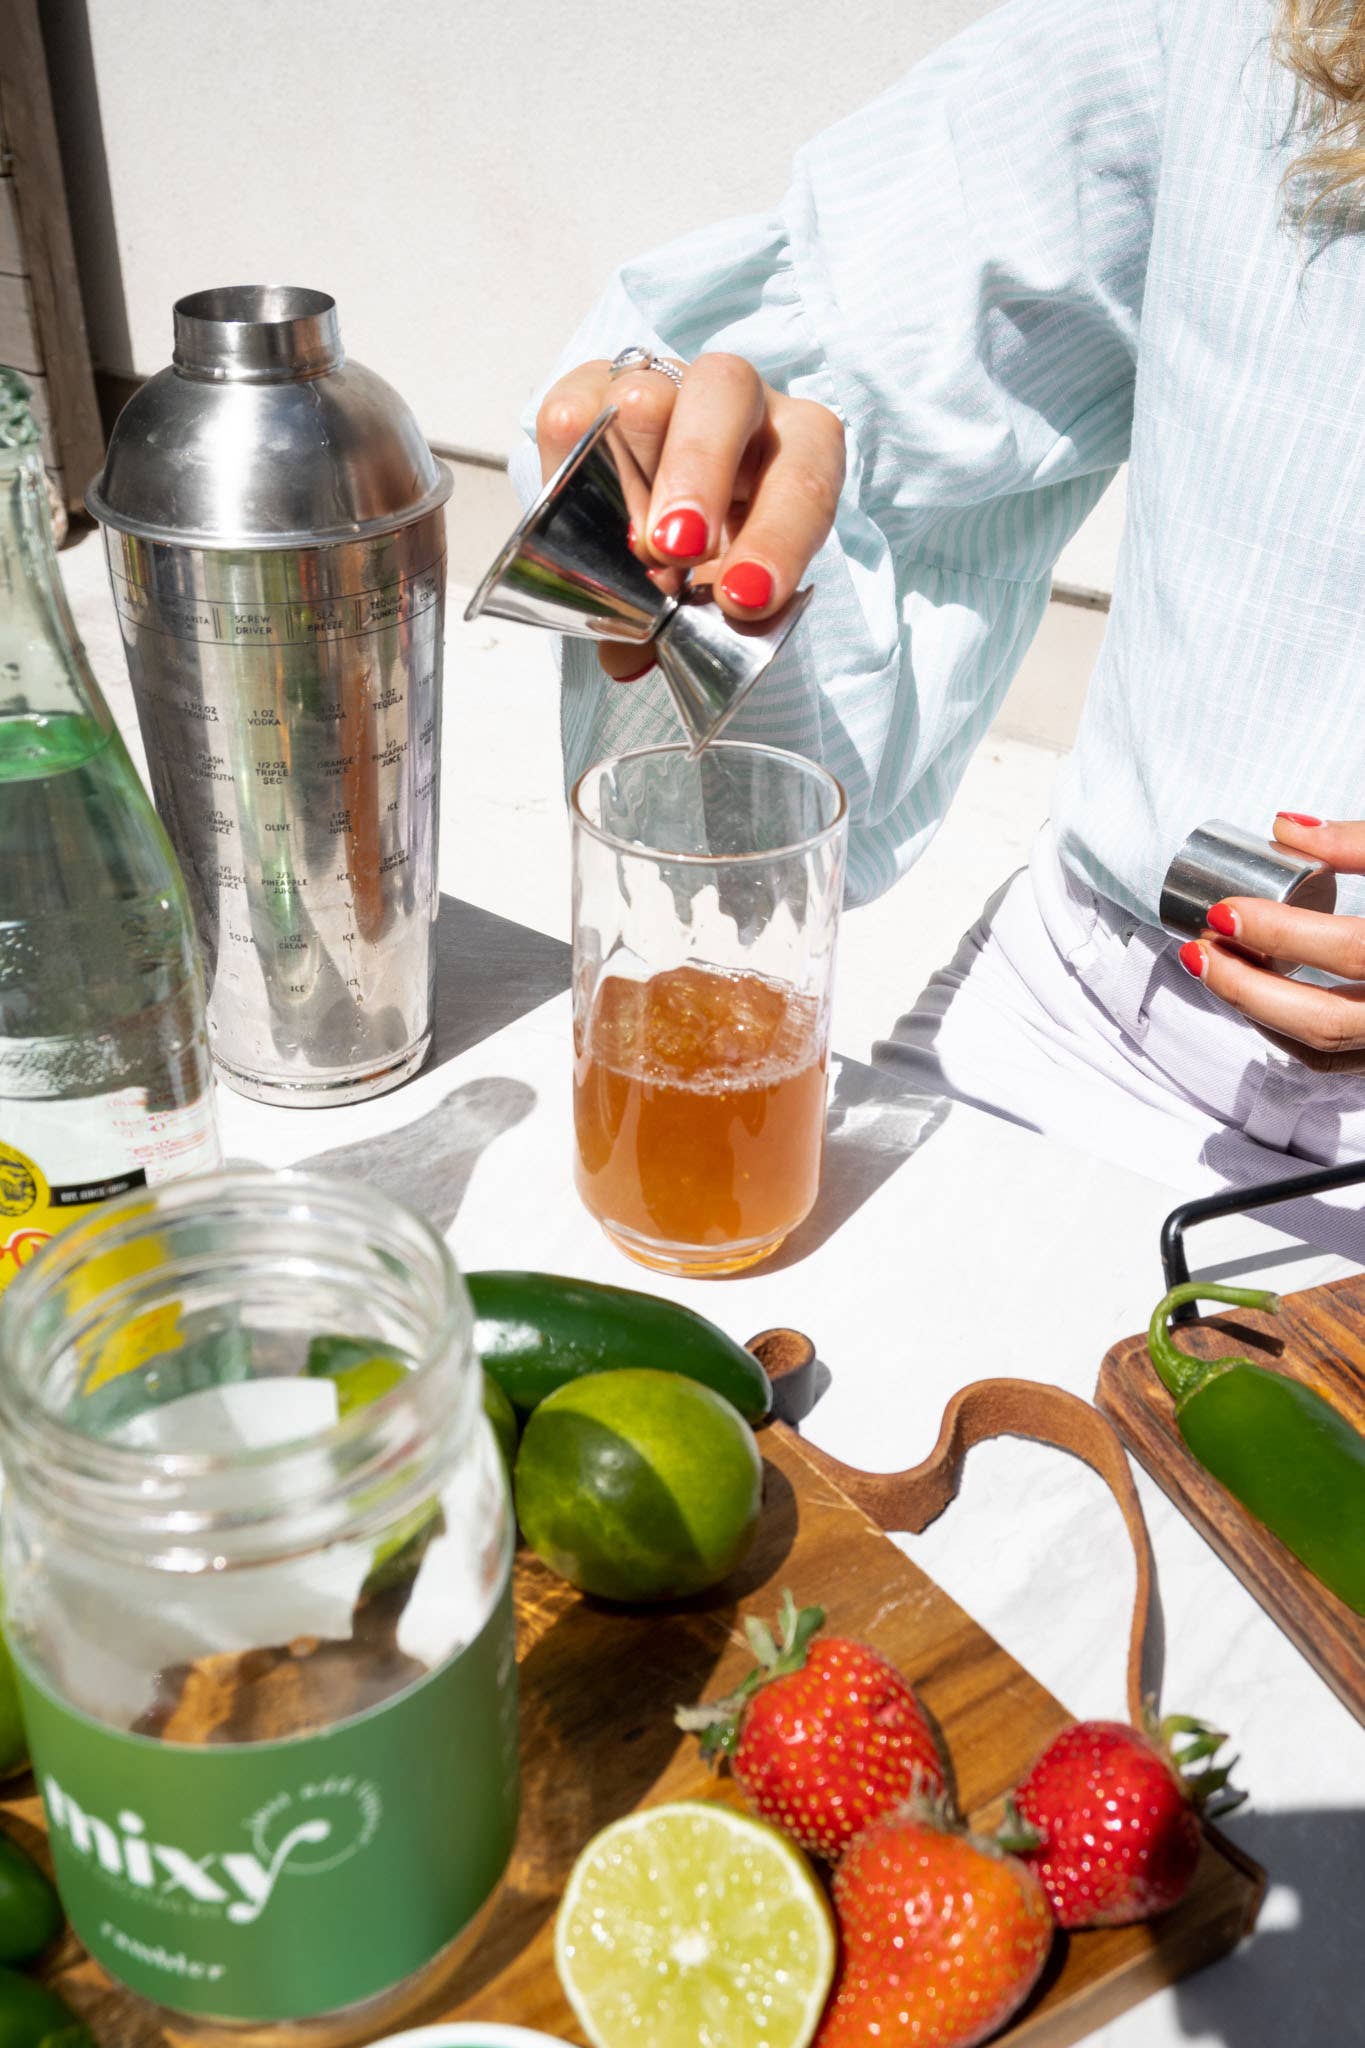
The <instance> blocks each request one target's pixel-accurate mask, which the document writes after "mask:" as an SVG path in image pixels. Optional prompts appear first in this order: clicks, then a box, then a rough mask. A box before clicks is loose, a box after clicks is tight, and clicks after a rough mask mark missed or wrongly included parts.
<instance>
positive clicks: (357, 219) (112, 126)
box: [42, 0, 1122, 589]
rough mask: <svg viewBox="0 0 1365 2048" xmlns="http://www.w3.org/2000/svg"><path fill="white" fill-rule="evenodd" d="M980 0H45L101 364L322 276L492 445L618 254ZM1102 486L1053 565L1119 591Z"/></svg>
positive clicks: (439, 428)
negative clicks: (228, 296)
mask: <svg viewBox="0 0 1365 2048" xmlns="http://www.w3.org/2000/svg"><path fill="white" fill-rule="evenodd" d="M992 4H994V0H692V4H690V5H689V4H686V0H42V14H43V21H44V32H45V36H46V40H47V44H48V51H49V62H50V65H51V68H52V74H53V89H54V96H55V98H56V100H57V103H58V118H59V123H60V125H61V128H62V141H63V155H64V160H65V164H66V172H67V179H68V184H69V187H70V197H71V204H72V213H73V226H74V229H75V234H76V242H77V253H78V258H79V261H80V265H81V272H82V281H83V285H84V289H85V294H86V301H87V304H86V311H87V316H88V319H89V323H90V330H91V342H92V347H93V350H94V355H95V361H96V364H97V365H98V366H99V367H100V368H103V369H109V370H118V371H125V372H134V373H138V374H142V375H145V374H147V373H149V372H151V371H153V370H156V369H159V368H160V367H161V365H162V364H163V363H165V362H166V361H167V360H168V359H169V355H170V344H171V333H170V324H171V305H172V303H173V301H174V300H175V299H177V298H179V297H180V296H182V294H184V293H185V292H189V291H195V290H198V289H199V288H201V287H203V286H205V285H212V284H229V283H252V282H287V283H295V284H309V285H318V286H321V287H322V288H324V289H325V290H328V291H330V292H332V293H334V294H335V296H336V298H337V300H338V303H339V306H340V310H341V317H342V331H343V335H344V337H345V340H346V344H347V347H348V348H349V350H350V351H351V353H352V354H353V355H355V356H356V357H357V358H358V359H359V360H360V361H361V362H364V363H368V364H369V365H370V366H371V368H373V369H376V370H378V371H379V372H380V373H381V374H382V375H383V376H385V377H387V378H388V379H389V381H390V382H391V383H393V384H395V385H396V386H397V387H398V389H399V390H400V391H401V392H402V393H403V394H404V396H405V397H406V398H407V399H408V401H409V402H410V403H411V405H412V406H413V407H414V409H415V410H416V413H417V416H418V418H419V420H420V421H421V423H422V426H423V428H424V429H425V431H426V433H427V435H428V437H429V438H430V439H431V440H433V441H435V442H437V443H438V444H441V445H444V446H446V447H450V448H457V449H465V450H469V451H472V452H476V453H481V454H484V455H491V456H495V457H501V456H503V455H504V454H505V453H506V451H507V449H508V448H509V446H510V445H511V443H512V441H513V438H514V436H515V434H516V423H517V418H518V415H519V412H520V410H521V407H522V405H523V403H524V401H525V398H526V395H527V393H528V392H529V391H530V390H531V389H532V387H533V386H534V385H535V384H536V383H537V382H538V381H539V379H540V378H541V377H542V376H543V374H544V372H545V370H546V368H547V366H548V365H549V363H550V362H551V361H552V360H553V358H554V356H555V355H556V354H557V353H558V351H559V349H560V347H561V346H562V345H563V343H564V341H565V339H566V337H567V336H568V335H569V333H570V332H571V331H572V329H573V327H574V326H575V325H576V324H577V321H578V319H579V317H580V316H581V314H582V313H583V312H584V311H585V310H586V308H587V307H588V305H589V304H590V303H591V301H592V299H593V298H594V296H595V295H596V293H597V291H598V290H599V288H600V286H601V284H602V283H603V281H604V280H605V278H606V276H607V275H608V273H609V272H610V270H611V269H612V267H613V266H614V265H615V264H616V263H618V262H619V261H621V260H622V258H624V257H626V256H629V255H632V254H638V253H639V252H641V251H643V250H645V249H648V248H650V247H652V246H654V245H655V244H657V243H659V242H662V241H665V240H667V239H669V238H670V237H671V236H673V235H677V234H681V233H683V232H685V231H686V230H687V229H689V228H692V227H697V226H700V225H702V224H704V223H705V222H707V221H710V220H715V219H719V218H721V217H722V216H724V215H726V214H731V213H737V212H743V211H747V210H752V209H755V208H760V207H764V206H767V205H769V204H771V203H772V202H773V201H774V200H775V199H777V198H778V197H779V196H780V194H781V193H782V191H783V189H784V187H785V185H786V181H787V173H788V166H789V163H790V159H791V155H792V152H793V150H794V149H795V148H796V147H797V146H798V144H799V143H800V142H802V141H803V140H804V139H805V138H806V137H807V136H809V135H811V134H813V133H815V132H816V131H817V130H819V129H820V128H821V127H823V126H825V125H827V124H828V123H829V122H831V121H833V120H836V119H838V118H839V117H840V116H841V115H842V114H844V113H847V112H848V111H850V110H851V109H853V108H856V107H858V106H859V105H861V104H862V103H863V102H864V101H865V100H867V99H869V98H870V97H871V96H872V95H873V94H875V93H876V92H878V91H880V90H881V89H882V88H883V87H884V86H886V85H888V84H889V83H890V82H891V81H892V80H893V79H895V78H897V77H898V76H899V75H900V73H901V72H902V71H903V70H905V69H906V68H907V67H908V66H909V65H910V64H912V63H913V62H914V61H915V60H916V59H917V58H918V57H920V56H922V55H924V53H925V52H926V51H928V50H930V49H932V48H933V47H934V46H935V45H936V44H938V43H940V42H942V41H943V40H944V39H945V38H946V37H948V36H949V35H951V34H953V33H954V32H955V31H956V30H957V29H959V28H961V27H964V26H965V25H966V24H967V23H968V22H969V21H972V20H974V19H976V17H977V16H979V15H981V14H984V13H986V12H988V11H989V7H990V6H991V5H992ZM1118 500H1119V494H1118V493H1111V494H1110V497H1109V499H1107V500H1106V501H1105V504H1104V505H1103V506H1102V508H1101V510H1100V512H1099V513H1098V515H1097V516H1096V517H1095V519H1093V520H1092V521H1091V523H1090V525H1089V526H1088V528H1087V529H1086V531H1085V532H1084V533H1083V534H1082V535H1081V536H1079V537H1078V540H1077V541H1076V542H1075V543H1074V544H1073V547H1072V549H1070V550H1068V553H1067V555H1066V556H1065V557H1064V558H1063V561H1062V563H1061V564H1060V565H1059V571H1058V574H1059V576H1060V578H1061V579H1062V580H1064V581H1069V582H1072V583H1076V584H1083V585H1086V586H1088V587H1097V588H1101V589H1107V588H1109V587H1110V584H1111V582H1112V562H1113V556H1114V552H1115V547H1116V544H1117V536H1118V532H1119V528H1120V525H1121V516H1122V515H1121V504H1120V503H1119V502H1118ZM487 544H488V545H492V544H493V543H492V538H491V537H490V538H489V540H488V543H487Z"/></svg>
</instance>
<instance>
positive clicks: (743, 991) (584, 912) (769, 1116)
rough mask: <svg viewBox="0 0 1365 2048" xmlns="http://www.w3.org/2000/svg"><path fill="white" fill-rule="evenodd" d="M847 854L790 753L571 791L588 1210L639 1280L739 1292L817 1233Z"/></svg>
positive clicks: (741, 749) (709, 761)
mask: <svg viewBox="0 0 1365 2048" xmlns="http://www.w3.org/2000/svg"><path fill="white" fill-rule="evenodd" d="M846 839H847V804H846V803H845V800H844V792H843V790H842V789H841V788H840V787H839V784H838V783H837V782H836V781H835V780H834V777H833V776H832V775H829V774H827V773H826V771H825V770H824V769H823V768H820V767H817V766H816V764H815V763H814V762H813V761H806V760H803V759H801V758H800V757H799V756H798V755H795V754H786V753H782V752H780V751H779V750H778V749H777V748H775V747H759V746H751V745H748V744H746V743H742V742H739V741H730V740H721V741H718V742H716V743H714V744H713V745H711V746H708V747H707V748H706V749H705V750H704V751H703V752H702V753H700V754H698V755H696V756H693V755H692V754H689V752H688V750H687V749H686V748H685V747H681V746H675V747H652V748H647V749H645V750H643V751H641V752H639V753H633V754H623V755H621V756H619V757H618V758H617V759H615V760H610V761H603V762H600V763H599V764H598V766H597V767H595V768H590V769H589V770H588V772H587V774H586V775H584V776H582V777H581V778H580V780H579V782H578V784H577V786H576V788H575V790H574V793H573V871H574V935H573V944H574V965H573V986H574V1126H575V1135H576V1138H577V1163H576V1172H577V1180H578V1191H579V1194H580V1195H581V1196H582V1198H583V1201H584V1203H585V1204H586V1206H587V1208H588V1209H589V1211H590V1212H591V1213H592V1214H593V1215H594V1216H595V1217H596V1218H597V1220H598V1222H599V1223H600V1224H601V1225H602V1227H603V1229H604V1230H605V1231H606V1233H607V1235H608V1237H610V1238H611V1240H612V1242H613V1243H614V1244H616V1245H618V1246H619V1247H620V1249H621V1250H622V1251H624V1252H626V1253H628V1254H629V1256H630V1257H631V1258H633V1259H636V1260H638V1261H639V1262H640V1263H641V1264H642V1265H646V1266H653V1267H656V1268H658V1269H661V1270H663V1271H665V1272H672V1273H682V1274H695V1275H703V1274H709V1273H733V1272H738V1271H739V1270H740V1269H741V1268H743V1267H745V1266H752V1265H756V1264H757V1263H758V1261H759V1260H760V1259H766V1258H768V1257H770V1256H771V1254H772V1253H773V1252H775V1251H776V1250H777V1248H778V1246H779V1245H780V1244H781V1243H782V1241H783V1239H784V1238H785V1237H786V1236H787V1235H788V1234H789V1233H790V1232H791V1231H793V1230H794V1229H795V1228H796V1226H797V1225H798V1224H799V1223H801V1222H802V1221H803V1220H804V1219H805V1217H806V1216H807V1215H808V1214H809V1213H810V1210H811V1208H812V1206H813V1204H814V1202H815V1197H816V1193H817V1191H818V1189H819V1185H820V1164H821V1158H822V1153H823V1148H824V1136H825V1085H826V1068H827V1059H828V1050H829V1014H830V998H831V993H832V989H833V976H834V950H835V942H836V938H837V935H838V926H839V907H840V902H841V899H842V895H843V880H844V850H845V843H846Z"/></svg>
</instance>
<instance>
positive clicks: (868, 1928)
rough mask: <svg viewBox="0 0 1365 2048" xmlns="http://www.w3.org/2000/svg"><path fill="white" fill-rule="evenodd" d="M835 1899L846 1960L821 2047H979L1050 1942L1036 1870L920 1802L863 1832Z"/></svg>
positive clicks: (1022, 1991) (1019, 1996)
mask: <svg viewBox="0 0 1365 2048" xmlns="http://www.w3.org/2000/svg"><path fill="white" fill-rule="evenodd" d="M834 1903H835V1906H836V1908H837V1910H838V1915H839V1935H840V1950H841V1954H842V1961H841V1963H840V1967H839V1974H838V1976H837V1978H836V1979H835V1985H834V1993H833V1996H832V1998H831V2000H830V2003H829V2004H828V2005H827V2006H826V2008H825V2017H824V2020H823V2022H822V2023H821V2027H820V2031H819V2033H818V2034H817V2035H816V2038H815V2048H855V2044H866V2048H892V2044H894V2048H914V2044H916V2043H923V2044H925V2048H929V2044H932V2048H972V2044H973V2043H975V2042H977V2041H985V2040H987V2039H988V2038H989V2036H990V2035H992V2034H993V2033H995V2032H996V2030H997V2029H998V2028H1000V2027H1003V2026H1004V2024H1005V2022H1006V2020H1007V2019H1008V2018H1009V2017H1010V2015H1011V2013H1013V2012H1016V2011H1017V2010H1018V2008H1019V2007H1020V2006H1021V2005H1022V2004H1023V2002H1024V2000H1025V1999H1026V1998H1027V1997H1028V1995H1029V1992H1030V1991H1031V1990H1032V1989H1033V1987H1034V1985H1035V1984H1036V1983H1037V1981H1038V1978H1039V1976H1040V1974H1041V1972H1042V1968H1043V1965H1044V1963H1045V1962H1046V1960H1047V1953H1048V1949H1049V1947H1050V1945H1051V1942H1052V1915H1051V1913H1050V1912H1049V1910H1048V1903H1047V1899H1046V1896H1045V1895H1044V1892H1043V1888H1042V1886H1041V1885H1040V1884H1039V1882H1038V1880H1037V1878H1036V1877H1035V1876H1034V1875H1033V1873H1032V1871H1030V1870H1029V1869H1027V1868H1026V1866H1025V1865H1024V1864H1022V1863H1020V1862H1018V1861H1017V1860H1016V1858H1014V1857H1013V1856H1006V1855H1003V1854H1002V1853H1001V1852H1000V1850H998V1849H996V1848H995V1847H994V1845H993V1844H990V1843H985V1842H977V1841H974V1840H973V1839H972V1838H971V1837H970V1836H967V1835H963V1834H956V1833H951V1832H949V1831H948V1830H946V1829H944V1828H942V1827H939V1826H938V1825H936V1824H935V1823H934V1822H933V1821H932V1820H931V1819H929V1818H926V1817H921V1815H920V1814H919V1812H918V1810H912V1811H910V1812H907V1813H901V1814H892V1815H890V1816H889V1817H888V1818H886V1819H884V1820H879V1821H876V1822H874V1823H873V1825H872V1826H871V1827H870V1828H868V1829H867V1830H866V1832H865V1833H864V1834H862V1835H860V1836H859V1837H858V1840H857V1841H856V1842H855V1843H854V1844H853V1845H852V1847H851V1848H850V1849H849V1850H848V1852H847V1854H846V1855H845V1856H844V1859H843V1861H842V1863H840V1865H839V1868H838V1869H837V1870H836V1871H835V1873H834Z"/></svg>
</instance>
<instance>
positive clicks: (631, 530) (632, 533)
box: [626, 519, 640, 548]
mask: <svg viewBox="0 0 1365 2048" xmlns="http://www.w3.org/2000/svg"><path fill="white" fill-rule="evenodd" d="M639 538H640V533H639V528H638V527H637V526H636V524H635V521H634V520H633V519H632V520H631V522H630V525H629V526H628V527H627V528H626V546H627V547H628V548H633V547H634V545H635V543H636V541H637V540H638V539H639Z"/></svg>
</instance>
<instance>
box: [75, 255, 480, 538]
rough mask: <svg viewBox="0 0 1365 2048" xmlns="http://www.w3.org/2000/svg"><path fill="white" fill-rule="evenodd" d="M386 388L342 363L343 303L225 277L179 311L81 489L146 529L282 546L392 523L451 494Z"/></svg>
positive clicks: (105, 515)
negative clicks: (160, 361) (156, 364)
mask: <svg viewBox="0 0 1365 2048" xmlns="http://www.w3.org/2000/svg"><path fill="white" fill-rule="evenodd" d="M451 487H452V480H451V476H450V473H449V471H448V470H447V469H446V468H445V467H444V465H443V464H442V463H439V462H437V460H436V458H435V457H434V456H433V454H432V452H431V450H430V449H429V448H428V447H427V444H426V442H425V440H424V439H423V437H422V433H421V430H420V429H419V427H418V425H417V422H416V420H415V419H414V418H413V416H412V413H411V412H410V411H409V409H408V407H407V406H406V405H405V404H404V402H403V400H402V399H401V398H400V397H399V396H398V393H397V392H396V391H395V390H393V389H392V387H391V386H390V385H388V384H386V383H385V382H384V381H383V379H382V378H381V377H376V376H375V374H374V372H373V371H372V370H366V369H364V368H363V367H362V366H361V365H360V364H359V363H354V362H348V361H347V359H346V356H345V354H344V353H343V350H342V346H341V333H340V329H339V327H338V325H337V312H336V302H335V300H334V299H332V298H330V297H329V296H328V294H327V293H326V292H315V291H307V290H304V289H302V288H301V287H298V286H294V285H224V286H219V287H217V288H215V289H214V290H212V291H204V292H195V293H193V294H192V295H191V296H190V297H189V298H186V299H181V300H179V301H178V303H177V304H176V307H175V353H174V357H173V359H172V362H171V365H170V367H169V368H168V369H165V370H161V371H159V372H158V373H157V375H156V376H155V377H152V378H151V379H149V381H148V382H147V383H146V384H144V385H143V386H142V388H141V390H140V391H138V392H137V393H136V394H135V396H134V397H133V398H131V399H130V400H129V401H128V404H127V405H126V406H125V407H124V408H123V411H122V412H121V413H120V414H119V417H118V420H117V421H116V423H115V426H114V431H113V434H112V435H111V437H110V441H109V451H108V454H107V455H106V457H105V462H104V469H103V471H102V473H101V474H100V475H99V476H98V477H96V479H95V481H94V482H93V483H92V484H91V486H90V489H89V490H88V492H87V493H86V499H85V502H86V505H87V507H88V509H89V510H90V512H91V513H92V514H93V515H94V517H95V518H96V519H98V520H99V521H101V523H102V524H104V525H106V526H113V527H116V528H117V529H118V530H119V531H121V532H123V533H130V534H134V535H136V536H138V537H139V538H141V539H143V540H158V541H170V542H179V543H185V544H187V545H193V546H202V547H218V548H280V547H291V546H299V547H306V546H313V545H317V544H318V543H320V542H328V541H347V540H363V539H366V538H368V537H370V536H372V535H376V534H382V533H391V532H393V531H394V530H395V529H396V528H398V527H400V526H406V525H407V524H408V522H409V521H410V520H412V519H416V518H420V516H421V515H422V514H423V513H425V512H430V511H432V510H434V509H435V507H437V506H438V505H443V504H444V503H445V501H446V499H447V498H448V497H449V496H450V492H451Z"/></svg>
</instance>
